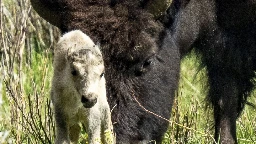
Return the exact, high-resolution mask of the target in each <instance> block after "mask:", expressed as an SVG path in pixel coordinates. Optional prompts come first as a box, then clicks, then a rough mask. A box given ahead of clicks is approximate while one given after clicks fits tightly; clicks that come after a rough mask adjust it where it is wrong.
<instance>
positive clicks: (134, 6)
mask: <svg viewBox="0 0 256 144" xmlns="http://www.w3.org/2000/svg"><path fill="white" fill-rule="evenodd" d="M144 3H146V1H145V2H144ZM63 5H65V6H62V7H64V8H65V9H69V10H63V11H65V12H63V13H62V19H63V20H64V23H63V25H62V29H63V30H64V31H70V30H73V29H81V30H82V31H83V32H85V33H86V34H88V35H89V36H90V37H91V38H92V39H93V40H94V41H95V42H100V44H101V47H102V48H103V49H104V50H106V51H107V53H108V55H110V57H105V58H111V59H114V60H115V61H119V62H118V67H122V68H123V67H129V66H130V65H132V64H133V63H136V62H137V61H140V60H141V59H145V58H147V57H148V56H150V55H152V54H153V53H155V52H156V51H157V50H158V46H157V45H158V39H159V37H160V36H161V35H162V33H161V32H162V31H163V26H162V24H160V22H157V21H156V20H155V19H154V17H153V15H152V14H150V13H149V12H147V11H146V10H145V9H143V6H142V3H141V2H140V1H135V0H119V1H116V2H115V3H114V4H112V5H111V4H110V2H109V1H108V0H97V1H96V0H88V1H78V0H69V1H66V2H65V3H63ZM104 50H103V54H104ZM110 61H111V60H110ZM120 61H125V65H123V66H121V65H122V64H121V65H120ZM129 62H130V63H129Z"/></svg>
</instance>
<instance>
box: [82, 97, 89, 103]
mask: <svg viewBox="0 0 256 144" xmlns="http://www.w3.org/2000/svg"><path fill="white" fill-rule="evenodd" d="M81 102H82V103H86V102H89V99H87V98H85V97H84V96H82V98H81Z"/></svg>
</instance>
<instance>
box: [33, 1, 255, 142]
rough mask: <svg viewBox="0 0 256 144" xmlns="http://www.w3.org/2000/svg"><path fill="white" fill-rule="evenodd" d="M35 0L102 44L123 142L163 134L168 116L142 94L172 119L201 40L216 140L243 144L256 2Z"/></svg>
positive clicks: (49, 14)
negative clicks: (189, 59)
mask: <svg viewBox="0 0 256 144" xmlns="http://www.w3.org/2000/svg"><path fill="white" fill-rule="evenodd" d="M31 1H32V4H33V6H34V8H35V9H36V10H37V12H38V13H39V14H40V15H41V16H42V17H43V18H45V19H46V20H48V21H49V22H50V23H52V24H54V25H56V26H58V27H59V28H60V29H61V30H62V32H67V31H70V30H73V29H80V30H82V31H83V32H85V33H86V34H88V35H89V36H90V37H91V38H92V39H93V40H94V41H95V42H97V41H98V42H100V43H101V46H102V52H103V58H104V63H105V64H104V65H105V78H106V86H107V97H108V102H109V104H110V107H111V108H113V112H112V121H113V122H114V131H115V132H116V136H117V143H139V142H141V143H146V142H147V141H150V140H156V141H157V143H159V142H160V141H161V140H160V139H161V137H162V135H163V133H164V132H165V131H166V128H167V125H168V123H167V122H166V121H164V120H162V119H160V118H158V117H156V116H154V115H151V114H149V113H148V112H146V111H145V110H143V109H142V108H141V107H140V106H139V105H138V103H137V102H136V100H138V101H139V102H140V103H141V105H143V106H144V107H145V108H146V109H148V110H150V111H152V112H154V113H156V114H159V115H161V116H163V117H165V118H170V111H171V106H172V100H173V98H174V91H175V90H176V89H177V82H178V75H179V63H180V58H181V57H182V56H183V55H185V54H186V53H188V52H189V51H190V50H191V49H192V48H193V47H195V48H196V51H197V52H198V53H201V54H202V62H203V64H205V66H206V68H207V70H208V77H209V87H210V89H209V95H208V99H209V101H210V102H211V104H212V105H213V108H214V119H215V139H216V141H217V140H218V137H219V135H220V142H221V143H237V140H236V118H237V117H238V116H239V114H240V113H241V111H242V109H243V107H244V105H245V103H246V100H247V97H248V95H249V93H250V92H251V90H252V88H253V80H252V78H253V77H254V75H255V74H254V71H255V69H256V48H255V45H256V37H255V34H256V22H255V20H256V2H255V1H252V0H243V1H241V0H204V1H202V0H174V1H173V2H172V5H171V6H170V7H169V9H168V10H167V13H164V12H163V11H164V10H165V8H166V5H165V4H166V3H167V0H162V1H161V2H162V4H163V5H161V3H159V0H58V1H53V0H31ZM159 4H160V6H162V7H161V10H160V11H161V12H163V14H164V15H161V14H160V15H159V11H158V12H157V11H154V9H153V8H156V7H154V6H156V5H159ZM152 7H153V8H152ZM152 9H153V11H151V10H152ZM157 10H158V9H157ZM155 12H156V13H155Z"/></svg>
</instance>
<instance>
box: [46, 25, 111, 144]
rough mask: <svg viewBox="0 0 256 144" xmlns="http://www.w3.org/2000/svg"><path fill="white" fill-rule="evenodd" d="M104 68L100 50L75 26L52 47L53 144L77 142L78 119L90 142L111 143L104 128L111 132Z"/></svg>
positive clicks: (91, 143) (78, 132) (78, 131)
mask: <svg viewBox="0 0 256 144" xmlns="http://www.w3.org/2000/svg"><path fill="white" fill-rule="evenodd" d="M103 69H104V66H103V60H102V55H101V52H100V50H99V48H98V47H97V46H95V44H94V43H93V41H92V40H91V39H90V38H89V37H88V36H87V35H85V34H84V33H82V32H81V31H79V30H75V31H71V32H69V33H67V34H64V35H63V37H62V38H60V40H59V42H58V44H57V47H56V48H55V50H54V75H53V80H52V90H51V95H52V101H53V105H54V112H55V120H56V132H57V133H56V140H55V143H56V144H63V143H65V144H66V143H67V144H69V143H71V142H72V143H77V142H78V139H79V134H80V129H81V128H80V125H79V122H81V123H82V124H83V125H84V126H85V127H86V131H87V133H88V136H89V143H90V144H95V143H100V142H101V140H103V142H104V143H110V142H109V141H108V142H107V139H108V138H111V136H110V137H106V132H109V133H108V134H112V133H111V131H112V123H111V117H110V109H109V105H108V103H107V99H106V89H105V78H104V76H103ZM104 133H105V134H104ZM102 137H104V138H102ZM108 140H110V141H111V139H108Z"/></svg>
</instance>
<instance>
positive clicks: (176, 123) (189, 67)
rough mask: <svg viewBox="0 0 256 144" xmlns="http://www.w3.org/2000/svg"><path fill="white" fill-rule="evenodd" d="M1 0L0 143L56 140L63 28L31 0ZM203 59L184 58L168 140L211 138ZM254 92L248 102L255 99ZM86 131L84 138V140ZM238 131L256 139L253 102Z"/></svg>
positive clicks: (243, 140) (177, 143) (242, 137)
mask: <svg viewBox="0 0 256 144" xmlns="http://www.w3.org/2000/svg"><path fill="white" fill-rule="evenodd" d="M0 3H1V9H0V14H1V15H0V37H1V38H0V60H1V65H0V143H53V142H54V122H53V121H54V120H53V118H52V109H51V105H50V100H49V97H50V82H51V77H52V55H53V54H52V49H53V47H54V45H55V43H56V41H57V39H58V36H59V32H58V30H57V29H56V28H54V27H53V26H51V25H50V24H48V23H46V22H45V21H43V20H42V19H41V18H40V17H38V16H37V15H36V14H35V12H34V11H33V10H32V8H31V6H30V4H29V0H4V1H3V0H2V1H1V0H0ZM199 59H200V58H199ZM199 59H198V58H197V57H196V56H195V54H194V53H192V54H190V55H188V56H186V57H185V58H184V59H183V60H182V65H181V76H180V77H181V78H180V85H179V90H178V91H177V98H176V99H175V102H174V105H173V111H172V118H171V121H172V123H170V126H169V129H168V131H167V133H166V134H165V136H164V139H163V143H164V144H181V143H182V144H183V143H188V144H197V143H205V144H206V143H213V138H212V136H213V121H212V110H211V108H210V107H206V105H205V103H206V102H205V97H206V93H207V87H206V82H207V79H205V75H206V72H205V69H204V68H200V61H199ZM254 93H255V92H253V94H252V97H250V99H249V101H250V102H252V103H254V104H256V97H255V96H253V95H254ZM82 133H83V135H81V138H85V139H86V137H87V135H86V133H85V132H84V131H83V132H82ZM237 136H238V140H239V143H240V144H253V143H255V142H256V111H255V109H253V108H252V107H249V106H246V107H245V109H244V111H243V113H242V115H241V116H240V118H239V119H238V120H237ZM81 143H87V142H86V141H81Z"/></svg>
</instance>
